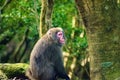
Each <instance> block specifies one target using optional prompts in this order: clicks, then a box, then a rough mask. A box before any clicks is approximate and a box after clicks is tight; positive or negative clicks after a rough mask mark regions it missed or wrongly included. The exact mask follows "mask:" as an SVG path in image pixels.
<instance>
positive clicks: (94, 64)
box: [75, 0, 120, 80]
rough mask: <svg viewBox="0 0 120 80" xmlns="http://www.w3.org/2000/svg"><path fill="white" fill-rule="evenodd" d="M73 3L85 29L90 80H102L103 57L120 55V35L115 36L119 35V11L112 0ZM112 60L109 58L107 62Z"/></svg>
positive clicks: (89, 0)
mask: <svg viewBox="0 0 120 80" xmlns="http://www.w3.org/2000/svg"><path fill="white" fill-rule="evenodd" d="M75 2H76V5H77V8H78V11H79V13H80V15H81V16H82V19H83V22H84V25H85V27H86V33H87V39H88V45H89V55H90V78H91V80H103V78H104V77H103V74H102V68H101V61H102V59H103V57H104V56H106V58H107V56H108V55H109V56H111V55H115V54H118V53H120V47H119V44H120V41H119V39H120V35H117V34H120V31H119V30H120V27H119V26H120V19H119V18H118V17H120V14H119V12H120V11H119V10H118V8H117V4H116V1H112V0H111V1H104V2H103V0H75ZM108 3H109V4H108ZM112 4H115V5H112ZM106 6H107V7H106ZM113 15H114V17H113ZM118 55H120V54H118ZM113 59H114V58H109V61H112V60H113Z"/></svg>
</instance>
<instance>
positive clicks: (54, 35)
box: [47, 27, 65, 45]
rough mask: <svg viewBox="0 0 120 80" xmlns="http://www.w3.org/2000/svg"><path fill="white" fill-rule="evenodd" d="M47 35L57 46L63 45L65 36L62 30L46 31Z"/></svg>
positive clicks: (52, 29)
mask: <svg viewBox="0 0 120 80" xmlns="http://www.w3.org/2000/svg"><path fill="white" fill-rule="evenodd" d="M47 35H48V36H49V38H50V39H52V40H53V42H54V43H56V44H58V45H63V44H64V43H65V35H64V32H63V30H62V28H59V27H57V28H51V29H49V30H48V32H47Z"/></svg>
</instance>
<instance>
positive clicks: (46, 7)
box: [39, 0, 54, 37]
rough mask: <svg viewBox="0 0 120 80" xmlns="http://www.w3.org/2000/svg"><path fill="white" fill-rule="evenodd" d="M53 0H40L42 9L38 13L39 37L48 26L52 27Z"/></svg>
mask: <svg viewBox="0 0 120 80" xmlns="http://www.w3.org/2000/svg"><path fill="white" fill-rule="evenodd" d="M53 5H54V2H53V0H42V9H41V14H40V31H39V36H40V37H41V36H42V34H43V33H45V32H46V31H47V30H48V29H49V28H50V27H52V18H51V15H52V11H53Z"/></svg>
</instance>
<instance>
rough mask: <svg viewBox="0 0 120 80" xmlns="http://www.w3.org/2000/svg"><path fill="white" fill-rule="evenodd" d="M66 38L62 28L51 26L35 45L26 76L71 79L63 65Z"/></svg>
mask: <svg viewBox="0 0 120 80" xmlns="http://www.w3.org/2000/svg"><path fill="white" fill-rule="evenodd" d="M65 40H66V39H65V35H64V32H63V29H62V28H60V27H56V28H50V29H49V30H48V31H47V32H46V34H45V35H43V36H42V37H41V38H40V39H39V40H38V41H37V43H36V44H35V46H34V47H33V50H32V52H31V55H30V67H29V68H28V70H27V71H26V76H28V78H29V79H31V80H57V79H59V78H61V79H65V80H70V78H69V76H68V75H67V73H66V72H65V68H64V65H63V55H62V46H63V45H64V44H65Z"/></svg>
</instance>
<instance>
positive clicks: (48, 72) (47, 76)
mask: <svg viewBox="0 0 120 80" xmlns="http://www.w3.org/2000/svg"><path fill="white" fill-rule="evenodd" d="M40 80H57V79H56V73H55V71H54V68H53V66H49V67H46V68H45V69H44V72H43V73H42V75H41V77H40Z"/></svg>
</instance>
